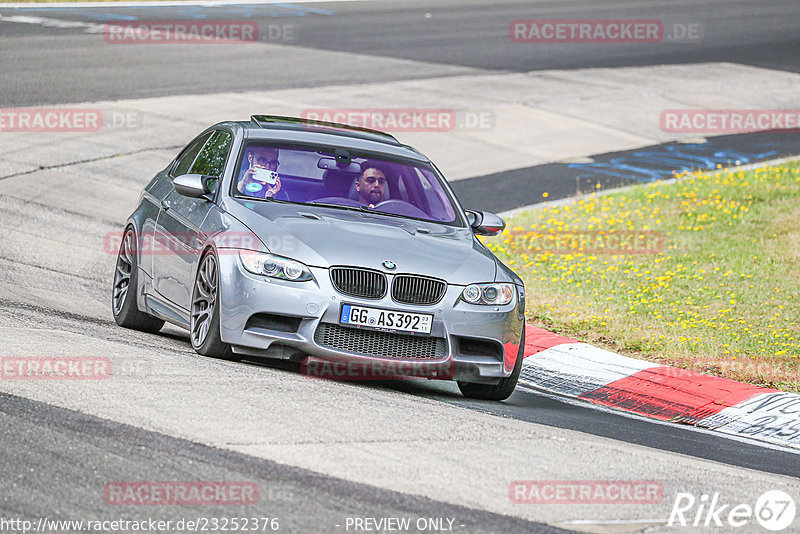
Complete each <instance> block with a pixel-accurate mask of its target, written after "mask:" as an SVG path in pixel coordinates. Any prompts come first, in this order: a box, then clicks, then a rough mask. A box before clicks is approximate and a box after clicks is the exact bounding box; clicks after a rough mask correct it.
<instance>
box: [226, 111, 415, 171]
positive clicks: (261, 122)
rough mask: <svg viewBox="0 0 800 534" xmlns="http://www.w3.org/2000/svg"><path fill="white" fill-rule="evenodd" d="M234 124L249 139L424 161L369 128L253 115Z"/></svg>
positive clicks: (394, 139) (393, 139)
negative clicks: (286, 142)
mask: <svg viewBox="0 0 800 534" xmlns="http://www.w3.org/2000/svg"><path fill="white" fill-rule="evenodd" d="M237 124H239V125H240V126H241V127H242V128H244V129H245V130H246V132H247V135H246V136H247V137H249V138H262V139H275V140H283V141H297V142H309V143H320V144H327V145H338V146H342V147H346V148H351V149H356V150H368V151H373V152H382V153H385V154H391V155H395V156H401V157H406V158H411V159H415V160H419V161H426V162H427V161H428V158H426V157H425V156H424V155H423V154H422V153H421V152H420V151H418V150H417V149H416V148H414V147H411V146H408V145H404V144H402V143H400V142H399V141H398V140H397V139H396V138H395V137H394V136H393V135H390V134H387V133H384V132H380V131H378V130H371V129H369V128H360V127H358V126H350V125H348V124H339V123H335V122H325V121H317V120H309V119H303V118H298V117H283V116H278V115H253V116H251V117H250V122H238V123H237Z"/></svg>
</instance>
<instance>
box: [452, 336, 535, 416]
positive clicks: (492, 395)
mask: <svg viewBox="0 0 800 534" xmlns="http://www.w3.org/2000/svg"><path fill="white" fill-rule="evenodd" d="M524 356H525V325H524V324H523V325H522V337H520V340H519V352H518V353H517V361H516V363H515V364H514V370H513V371H511V376H509V377H508V378H501V379H500V382H498V383H497V384H475V383H473V382H458V389H460V390H461V393H462V394H463V395H464V396H465V397H467V398H469V399H479V400H492V401H502V400H506V399H507V398H509V397H510V396H511V394H512V393H514V389H515V388H516V387H517V381H519V373H520V371H521V370H522V359H523V358H524Z"/></svg>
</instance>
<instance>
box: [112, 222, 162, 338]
mask: <svg viewBox="0 0 800 534" xmlns="http://www.w3.org/2000/svg"><path fill="white" fill-rule="evenodd" d="M137 258H138V253H137V247H136V232H134V230H133V227H131V226H129V227H127V228H126V229H125V233H124V234H123V236H122V243H120V245H119V253H117V265H116V269H115V270H114V287H113V290H112V294H111V311H112V312H113V313H114V321H116V323H117V324H118V325H119V326H122V327H124V328H131V329H133V330H141V331H142V332H149V333H151V334H154V333H156V332H158V331H159V330H161V327H162V326H164V321H162V320H161V319H158V318H157V317H153V316H152V315H149V314H147V313H144V312H141V311H139V308H138V307H137V305H136V291H137V288H138V287H139V284H138V279H139V265H138V259H137Z"/></svg>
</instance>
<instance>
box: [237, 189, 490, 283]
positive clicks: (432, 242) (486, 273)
mask: <svg viewBox="0 0 800 534" xmlns="http://www.w3.org/2000/svg"><path fill="white" fill-rule="evenodd" d="M226 209H227V211H228V212H229V213H230V214H231V215H233V216H234V217H236V218H237V219H239V220H240V221H241V222H242V223H243V224H245V225H246V226H247V227H248V228H250V230H252V231H253V232H254V233H255V234H256V235H257V236H258V238H259V239H260V240H261V241H262V242H263V243H264V244H265V245H266V246H267V248H268V249H269V250H270V252H272V253H274V254H278V255H281V256H286V257H289V258H294V259H296V260H299V261H302V262H303V263H305V264H306V265H309V266H313V267H325V268H327V267H330V266H331V265H354V266H359V267H366V268H370V269H378V270H382V271H387V272H398V273H416V274H422V275H427V276H433V277H437V278H442V279H445V280H447V281H448V282H449V283H451V284H459V285H467V284H470V283H474V282H491V281H494V279H495V274H496V270H497V264H496V262H495V258H494V256H493V255H492V254H491V252H489V251H488V250H487V249H486V248H485V247H484V246H483V245H482V244H480V243H479V242H478V241H477V240H476V239H475V237H474V236H473V234H472V231H471V230H470V229H469V228H456V227H453V226H447V225H443V224H437V223H429V222H425V221H417V220H413V219H403V218H399V217H387V216H380V215H375V214H370V213H363V212H358V211H350V210H339V209H335V208H323V207H317V206H302V205H297V204H279V203H273V202H236V201H234V202H230V203H228V205H227V206H226ZM386 260H389V261H392V262H394V263H395V264H396V265H397V267H396V269H394V270H392V271H389V270H387V269H386V268H385V267H384V266H383V262H384V261H386Z"/></svg>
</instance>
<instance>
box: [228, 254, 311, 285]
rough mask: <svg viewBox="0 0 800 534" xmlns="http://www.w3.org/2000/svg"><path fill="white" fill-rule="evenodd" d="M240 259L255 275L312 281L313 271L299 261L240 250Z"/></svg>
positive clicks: (294, 280)
mask: <svg viewBox="0 0 800 534" xmlns="http://www.w3.org/2000/svg"><path fill="white" fill-rule="evenodd" d="M239 259H240V260H242V265H244V268H245V269H247V270H248V271H250V272H251V273H253V274H260V275H262V276H269V277H272V278H280V279H281V280H290V281H292V282H304V281H306V280H311V279H312V278H313V276H312V275H311V271H310V270H309V269H308V267H306V266H305V265H303V264H302V263H300V262H299V261H295V260H290V259H289V258H281V257H280V256H275V255H273V254H265V253H263V252H253V251H252V250H240V251H239Z"/></svg>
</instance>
